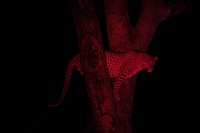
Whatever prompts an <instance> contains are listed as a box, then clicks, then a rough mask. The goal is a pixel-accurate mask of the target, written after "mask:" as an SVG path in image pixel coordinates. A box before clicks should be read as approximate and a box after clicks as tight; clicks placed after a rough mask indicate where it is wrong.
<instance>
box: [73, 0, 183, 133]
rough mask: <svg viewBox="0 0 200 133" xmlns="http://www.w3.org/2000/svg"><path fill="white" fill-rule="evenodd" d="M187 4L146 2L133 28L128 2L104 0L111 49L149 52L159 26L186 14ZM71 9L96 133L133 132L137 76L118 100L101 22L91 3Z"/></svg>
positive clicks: (79, 2)
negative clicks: (174, 17) (114, 94)
mask: <svg viewBox="0 0 200 133" xmlns="http://www.w3.org/2000/svg"><path fill="white" fill-rule="evenodd" d="M177 5H178V6H177ZM186 5H187V4H185V5H184V4H183V5H181V4H180V3H178V4H176V6H172V5H171V3H168V2H166V1H165V0H143V1H142V8H141V11H140V17H139V20H138V22H137V24H136V26H135V27H132V26H131V24H130V21H129V17H128V12H127V0H104V9H105V17H106V18H105V19H106V26H107V35H108V40H109V45H110V49H111V50H112V51H118V52H125V51H129V50H137V51H142V52H146V51H147V49H148V46H149V45H150V43H151V40H152V39H153V36H154V33H155V31H156V28H157V27H158V26H159V24H160V23H161V22H162V21H163V20H165V19H166V18H167V17H168V16H171V15H176V14H178V13H180V12H181V11H183V10H184V9H185V8H186V7H187V6H186ZM174 7H179V8H176V9H175V8H174ZM71 10H72V13H73V16H74V21H75V24H76V31H77V36H78V40H79V48H80V55H81V64H82V68H83V71H84V76H85V79H86V84H87V89H88V96H89V100H90V104H91V107H92V110H93V116H94V121H95V129H96V132H97V133H112V132H113V133H131V132H132V131H131V115H132V104H133V99H134V93H135V83H136V76H135V77H133V78H132V79H130V80H128V81H127V82H126V83H124V85H123V86H122V87H121V89H120V97H121V100H120V101H119V102H117V101H115V99H114V98H113V93H112V88H111V84H110V82H109V81H110V79H109V76H108V72H107V69H106V63H105V54H104V52H103V45H102V41H101V39H102V38H101V30H100V26H99V21H98V18H97V15H96V14H95V9H94V6H93V4H92V0H72V1H71Z"/></svg>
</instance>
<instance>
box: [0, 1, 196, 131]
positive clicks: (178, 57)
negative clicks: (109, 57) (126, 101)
mask: <svg viewBox="0 0 200 133" xmlns="http://www.w3.org/2000/svg"><path fill="white" fill-rule="evenodd" d="M95 5H96V9H97V12H98V15H99V18H100V22H101V28H102V37H103V42H104V45H105V46H104V47H105V49H106V50H108V43H107V37H106V30H105V20H104V16H103V7H102V2H100V0H98V1H97V2H96V3H95ZM130 5H133V7H134V8H133V7H131V6H130ZM137 7H139V6H138V2H137V1H133V2H130V3H129V15H130V16H131V15H132V16H133V15H135V17H130V18H131V22H132V24H134V23H135V22H136V21H137V15H138V14H137V12H138V9H137ZM198 7H199V6H197V5H194V7H193V8H192V9H190V10H189V11H187V12H185V13H182V14H181V15H178V16H173V17H170V18H168V19H167V20H166V21H164V22H162V23H161V24H160V26H159V27H158V29H157V32H156V34H155V36H154V39H153V41H152V43H151V45H150V47H149V49H148V53H149V54H152V55H157V56H158V57H159V61H158V62H157V63H156V66H155V70H154V71H153V73H150V74H149V73H147V72H146V71H142V72H140V73H139V74H138V82H137V84H136V86H137V88H136V95H135V101H134V108H133V121H132V123H133V125H134V128H133V132H134V133H149V132H154V133H155V132H159V133H164V132H168V133H169V132H171V131H175V132H179V131H185V130H187V129H188V131H189V132H191V133H192V132H193V131H191V130H192V129H193V128H192V127H191V126H194V125H193V123H192V122H193V121H194V120H193V117H194V116H193V114H194V113H193V110H195V106H194V105H195V101H196V98H197V97H196V96H195V90H196V89H198V88H199V87H197V84H199V83H198V77H197V78H196V77H195V76H193V75H196V76H198V75H199V74H198V72H199V68H198V66H197V64H198V62H199V59H198V56H199V49H198V48H197V47H198V44H199V38H198V37H199V33H198V32H199V28H198V26H199V24H200V23H199V20H198V19H199V16H200V15H199V13H198V10H199V9H198ZM4 12H5V20H4V21H5V23H6V24H5V25H4V28H5V29H6V31H5V33H4V34H5V35H6V38H5V39H6V41H5V42H4V43H3V44H5V46H6V48H7V49H6V50H7V51H6V52H5V54H4V55H5V58H6V61H7V63H6V66H7V69H6V76H5V79H6V86H5V87H6V88H5V89H4V87H3V89H2V90H5V94H4V93H3V94H4V95H3V100H2V103H3V104H2V105H3V106H1V110H3V112H2V111H1V112H2V113H1V119H0V120H1V124H2V125H1V127H0V130H2V131H3V132H1V133H10V132H13V131H14V132H17V133H18V132H20V133H40V132H44V133H46V132H53V133H61V132H66V133H83V129H84V127H85V126H86V124H87V122H88V121H89V119H91V110H90V105H89V101H88V99H87V90H86V88H85V82H84V77H83V76H81V75H80V74H79V73H78V71H76V70H75V69H74V70H73V73H72V77H71V84H70V88H69V92H68V94H67V96H66V98H65V100H64V102H63V103H62V104H61V105H60V106H59V107H57V108H54V109H52V108H49V107H48V106H47V104H48V102H49V101H50V100H53V99H55V98H56V97H57V96H58V94H59V92H60V91H61V89H62V85H63V82H64V79H65V68H66V66H67V64H68V62H69V60H70V59H71V58H72V57H73V56H74V55H75V54H77V53H78V51H79V49H78V40H77V38H76V31H75V25H74V22H73V18H72V15H71V11H70V7H69V3H68V1H65V2H63V1H62V2H58V1H56V2H55V1H54V2H50V1H48V2H46V3H45V2H39V1H37V2H36V1H32V2H30V1H29V2H18V1H15V2H10V3H7V4H6V10H4ZM190 124H192V125H190Z"/></svg>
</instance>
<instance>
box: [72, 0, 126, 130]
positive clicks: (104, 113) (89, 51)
mask: <svg viewBox="0 0 200 133" xmlns="http://www.w3.org/2000/svg"><path fill="white" fill-rule="evenodd" d="M71 10H72V13H73V16H74V21H75V24H76V31H77V36H78V40H79V48H80V55H81V65H82V68H83V72H84V76H85V80H86V84H87V91H88V96H89V100H90V105H91V108H92V112H93V116H94V122H95V130H96V132H97V133H108V132H109V133H112V132H113V133H114V132H115V133H122V132H123V130H124V129H122V127H124V126H120V125H123V123H121V120H120V119H119V117H118V115H117V113H116V112H117V110H116V106H115V103H114V101H115V100H114V97H113V93H112V88H111V84H110V78H109V76H108V72H107V67H106V61H105V53H104V51H103V45H102V41H101V39H102V38H101V30H100V25H99V21H98V18H97V16H96V13H95V10H94V7H93V4H92V1H91V0H73V1H72V2H71Z"/></svg>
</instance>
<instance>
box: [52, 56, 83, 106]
mask: <svg viewBox="0 0 200 133" xmlns="http://www.w3.org/2000/svg"><path fill="white" fill-rule="evenodd" d="M74 67H76V68H77V70H78V71H79V72H80V73H81V74H82V70H81V65H80V56H79V55H76V56H74V57H73V58H72V59H71V60H70V62H69V64H68V66H67V69H66V77H65V82H64V86H63V90H62V92H61V95H60V96H59V97H58V99H56V100H55V101H53V102H51V103H49V106H50V107H56V106H58V105H60V103H61V102H62V101H63V100H64V98H65V95H66V93H67V91H68V88H69V84H70V77H71V74H72V70H73V68H74Z"/></svg>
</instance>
